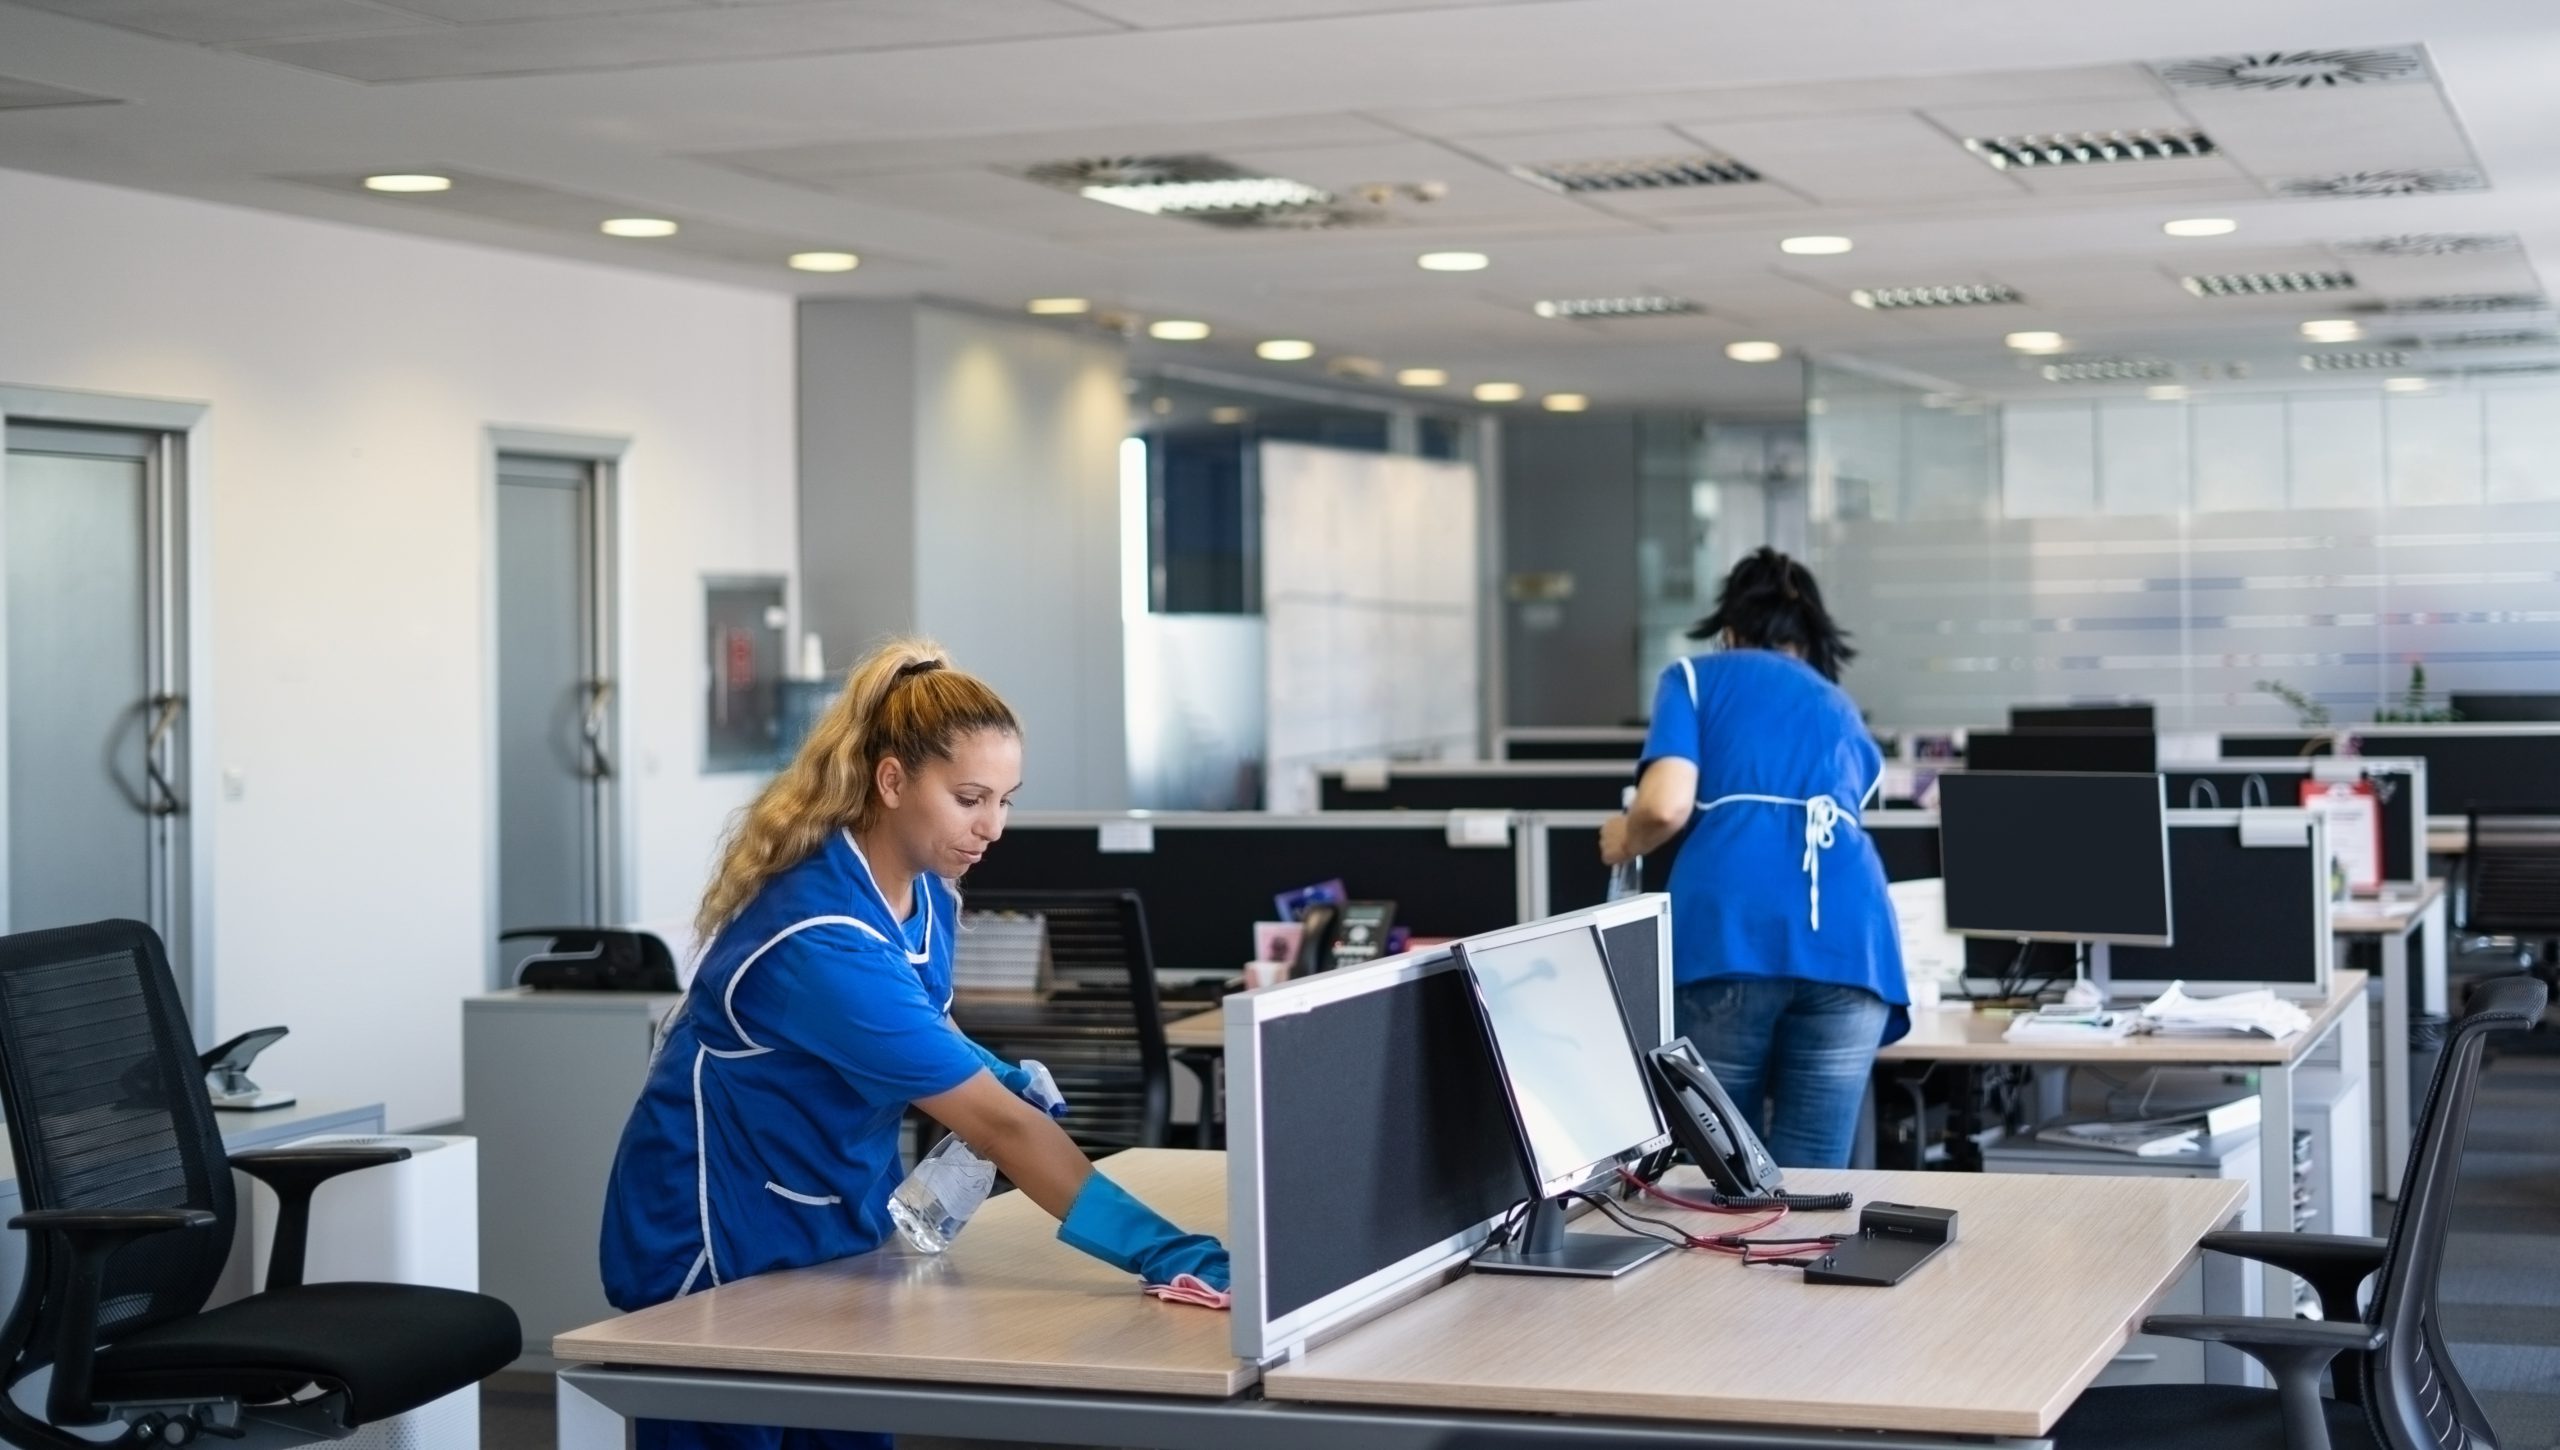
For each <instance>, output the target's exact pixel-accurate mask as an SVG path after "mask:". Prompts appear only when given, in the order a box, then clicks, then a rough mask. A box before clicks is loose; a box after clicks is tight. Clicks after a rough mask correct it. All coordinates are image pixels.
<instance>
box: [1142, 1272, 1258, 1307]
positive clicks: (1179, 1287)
mask: <svg viewBox="0 0 2560 1450" xmlns="http://www.w3.org/2000/svg"><path fill="white" fill-rule="evenodd" d="M1147 1292H1148V1293H1149V1294H1152V1295H1154V1296H1155V1297H1157V1298H1159V1299H1163V1300H1166V1301H1168V1302H1170V1303H1175V1304H1196V1305H1198V1306H1199V1307H1200V1308H1203V1309H1226V1308H1231V1307H1233V1306H1234V1304H1235V1302H1236V1296H1235V1295H1233V1294H1230V1293H1228V1292H1227V1291H1226V1290H1224V1289H1213V1288H1211V1287H1209V1285H1208V1283H1207V1281H1205V1280H1203V1279H1200V1278H1198V1277H1196V1276H1194V1275H1191V1274H1176V1275H1174V1276H1173V1282H1172V1283H1170V1284H1149V1285H1148V1286H1147Z"/></svg>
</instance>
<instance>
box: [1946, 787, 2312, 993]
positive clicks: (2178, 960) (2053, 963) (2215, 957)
mask: <svg viewBox="0 0 2560 1450" xmlns="http://www.w3.org/2000/svg"><path fill="white" fill-rule="evenodd" d="M2250 814H2252V815H2254V816H2259V817H2264V818H2269V819H2272V818H2274V817H2278V816H2282V817H2285V818H2288V819H2290V820H2294V821H2299V822H2303V823H2305V830H2304V834H2303V839H2302V841H2301V843H2300V844H2299V845H2288V846H2250V845H2244V844H2242V843H2241V840H2240V815H2241V813H2240V812H2239V811H2236V810H2232V811H2185V810H2177V809H2172V810H2171V811H2170V812H2169V892H2170V902H2171V911H2172V917H2173V923H2174V929H2175V933H2176V936H2177V942H2176V944H2175V945H2173V946H2167V947H2125V946H2120V947H2116V948H2113V949H2112V951H2111V952H2110V954H2109V955H2110V958H2111V963H2110V973H2111V975H2112V976H2113V979H2114V981H2115V982H2116V983H2117V984H2118V993H2119V995H2123V994H2124V993H2125V990H2126V988H2127V987H2131V988H2134V989H2135V990H2138V991H2141V992H2143V993H2145V994H2149V995H2156V994H2157V991H2158V990H2159V989H2162V988H2165V987H2166V986H2167V984H2168V983H2170V982H2172V981H2185V982H2188V983H2190V984H2193V985H2197V986H2205V987H2214V986H2239V985H2251V984H2257V983H2262V982H2263V983H2265V984H2266V985H2268V986H2271V987H2274V988H2275V989H2276V990H2277V991H2278V992H2280V993H2283V994H2285V995H2288V996H2300V997H2307V996H2310V995H2312V994H2313V992H2314V991H2315V990H2316V991H2318V992H2323V993H2325V992H2326V991H2327V989H2328V980H2329V967H2330V962H2331V960H2332V953H2333V951H2334V943H2333V941H2332V937H2331V933H2330V930H2329V906H2328V901H2329V897H2328V876H2329V872H2328V850H2327V847H2326V845H2325V843H2322V842H2321V841H2320V840H2319V837H2318V830H2317V828H2316V827H2313V826H2310V825H2309V824H2308V823H2309V822H2310V821H2311V820H2312V817H2311V815H2310V813H2309V812H2306V811H2301V810H2291V811H2259V812H2251V813H2250ZM1964 956H1965V977H1966V978H1967V980H1968V981H1996V980H1998V979H2000V978H2001V977H2002V976H2003V975H2005V974H2006V973H2007V972H2008V971H2009V969H2010V967H2011V965H2012V963H2014V962H2015V961H2016V960H2017V956H2018V943H2016V942H2009V941H1996V940H1984V939H1981V938H1975V939H1972V940H1968V941H1967V942H1966V943H1965V952H1964ZM2072 956H2073V947H2072V944H2071V943H2068V942H2035V943H2032V944H2031V945H2030V949H2029V951H2028V954H2027V965H2026V969H2025V976H2026V977H2027V978H2028V979H2029V980H2030V981H2033V980H2036V979H2039V978H2041V979H2049V980H2052V981H2057V982H2061V983H2065V984H2068V983H2069V982H2070V981H2071V978H2072Z"/></svg>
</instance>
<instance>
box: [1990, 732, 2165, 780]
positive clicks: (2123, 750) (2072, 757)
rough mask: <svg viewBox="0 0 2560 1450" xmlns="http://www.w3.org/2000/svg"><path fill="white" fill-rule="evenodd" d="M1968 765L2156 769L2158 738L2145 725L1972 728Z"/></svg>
mask: <svg viewBox="0 0 2560 1450" xmlns="http://www.w3.org/2000/svg"><path fill="white" fill-rule="evenodd" d="M1964 764H1965V769H1967V770H2009V771H2032V770H2041V771H2114V772H2119V773H2122V774H2127V775H2148V774H2149V773H2151V772H2152V771H2154V770H2157V769H2159V768H2160V737H2159V736H2157V735H2154V734H2152V733H2151V732H2150V731H2148V730H2008V731H2001V730H1976V731H1972V732H1971V733H1969V734H1968V735H1966V737H1965V747H1964Z"/></svg>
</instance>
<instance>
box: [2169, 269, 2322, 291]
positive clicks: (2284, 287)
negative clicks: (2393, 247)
mask: <svg viewBox="0 0 2560 1450" xmlns="http://www.w3.org/2000/svg"><path fill="white" fill-rule="evenodd" d="M2178 284H2179V285H2180V286H2182V287H2184V288H2186V289H2187V290H2188V291H2190V292H2192V293H2194V294H2195V295H2197V296H2198V297H2290V296H2296V295H2299V294H2302V293H2308V292H2344V291H2347V290H2349V289H2351V288H2353V287H2354V286H2355V285H2356V279H2355V275H2354V274H2353V273H2351V272H2215V273H2210V274H2207V275H2205V276H2202V277H2181V278H2179V279H2178Z"/></svg>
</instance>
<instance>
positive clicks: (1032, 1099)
mask: <svg viewBox="0 0 2560 1450" xmlns="http://www.w3.org/2000/svg"><path fill="white" fill-rule="evenodd" d="M960 1040H961V1041H963V1042H966V1043H968V1044H969V1050H970V1051H971V1052H974V1053H976V1054H977V1055H978V1061H980V1062H982V1063H985V1064H986V1067H987V1071H988V1072H991V1073H993V1074H995V1079H996V1081H998V1082H1000V1083H1003V1084H1004V1090H1005V1091H1006V1092H1009V1093H1011V1094H1013V1095H1014V1096H1015V1097H1018V1098H1020V1099H1022V1100H1023V1101H1024V1102H1026V1103H1029V1104H1030V1105H1031V1106H1033V1107H1035V1108H1038V1109H1039V1110H1040V1111H1042V1112H1044V1113H1047V1114H1048V1115H1049V1116H1050V1117H1053V1118H1063V1117H1065V1116H1066V1115H1067V1100H1066V1098H1065V1097H1064V1096H1063V1095H1061V1094H1059V1093H1058V1092H1057V1084H1056V1083H1054V1082H1052V1083H1050V1084H1049V1085H1048V1086H1049V1095H1047V1096H1043V1095H1042V1094H1041V1093H1039V1092H1036V1091H1034V1090H1033V1087H1034V1084H1035V1083H1036V1082H1037V1081H1038V1080H1037V1079H1036V1078H1034V1077H1033V1076H1032V1073H1031V1069H1029V1068H1027V1067H1018V1066H1016V1065H1014V1064H1013V1063H1010V1062H1007V1061H1005V1060H1004V1059H1003V1058H1001V1057H998V1056H996V1055H995V1054H994V1053H992V1052H989V1051H987V1050H986V1049H985V1048H983V1047H980V1046H979V1045H978V1043H977V1041H976V1039H974V1038H971V1037H968V1036H965V1035H964V1036H962V1037H961V1039H960Z"/></svg>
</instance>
